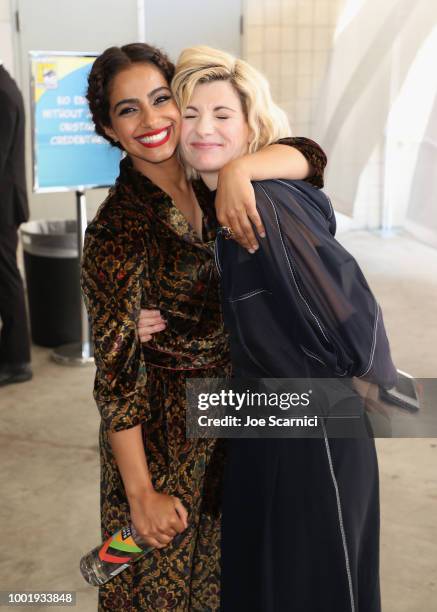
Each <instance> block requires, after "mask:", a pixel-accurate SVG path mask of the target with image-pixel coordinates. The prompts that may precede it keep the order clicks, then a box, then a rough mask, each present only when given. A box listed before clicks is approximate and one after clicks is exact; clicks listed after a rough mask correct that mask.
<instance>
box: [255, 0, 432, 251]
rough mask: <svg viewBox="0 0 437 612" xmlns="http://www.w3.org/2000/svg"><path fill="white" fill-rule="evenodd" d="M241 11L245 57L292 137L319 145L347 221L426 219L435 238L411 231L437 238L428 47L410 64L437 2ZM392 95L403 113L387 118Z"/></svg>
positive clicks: (314, 0)
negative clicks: (267, 84) (268, 89)
mask: <svg viewBox="0 0 437 612" xmlns="http://www.w3.org/2000/svg"><path fill="white" fill-rule="evenodd" d="M244 15H245V35H244V43H243V54H244V57H245V58H247V59H248V60H249V61H250V62H251V63H253V64H254V65H256V66H257V67H258V68H259V69H260V70H262V71H263V72H264V73H265V74H266V76H267V77H268V79H269V80H270V83H271V86H272V92H273V94H274V97H275V99H276V101H278V102H279V104H280V105H281V106H282V107H283V108H284V109H285V110H286V112H287V113H288V115H289V117H290V120H291V125H292V128H293V129H294V132H295V134H297V135H302V136H310V137H313V138H314V139H315V140H317V141H318V142H319V143H320V144H321V145H322V146H323V147H324V148H325V150H326V152H327V154H328V158H329V164H328V169H327V173H326V189H327V190H328V191H329V193H330V195H331V197H332V200H333V203H334V206H335V207H336V209H337V211H341V212H343V213H345V214H347V215H349V216H350V217H351V220H350V221H349V224H348V227H351V228H379V227H387V226H394V227H399V226H403V227H405V226H407V225H408V228H409V229H410V230H411V229H413V228H414V227H415V224H416V225H417V224H418V223H421V224H422V226H423V227H424V226H425V224H428V225H429V224H430V221H431V217H432V215H434V216H433V217H432V219H433V221H432V225H433V226H434V227H435V240H430V239H429V235H428V238H426V236H425V232H424V231H423V232H421V236H420V237H421V239H423V240H425V239H426V240H427V241H428V242H431V243H433V244H437V215H435V212H434V208H435V206H434V202H435V200H436V199H437V193H436V190H437V184H435V183H434V179H433V177H434V176H435V175H436V172H435V171H434V172H432V170H431V169H432V168H433V166H434V165H435V164H436V163H437V143H436V132H435V127H433V126H434V125H435V124H434V123H433V121H432V119H431V114H432V108H433V103H434V98H435V91H436V83H435V79H434V78H433V76H432V75H433V73H435V67H434V69H433V68H432V65H434V66H435V57H436V53H437V43H436V44H430V45H428V49H427V54H426V57H425V58H422V60H421V61H422V64H421V65H420V66H418V64H419V56H420V55H421V53H422V55H423V52H424V49H423V47H424V45H425V43H426V41H427V40H428V38H429V37H430V36H431V31H432V29H433V28H435V26H436V24H437V2H435V1H433V2H430V1H429V0H414V1H411V0H245V10H244ZM435 35H436V37H437V32H436V34H435ZM412 71H415V74H416V78H415V79H412V78H410V77H411V72H412ZM419 77H420V79H421V81H420V79H419ZM419 81H420V88H418V82H419ZM400 97H401V98H403V108H404V112H403V114H400V113H395V114H393V113H394V109H396V106H399V98H400ZM407 108H408V109H409V112H408V111H407ZM434 112H435V113H437V110H435V107H434ZM416 114H417V115H418V116H421V117H422V125H421V126H420V127H419V126H418V123H417V121H412V118H413V116H414V115H416ZM434 116H435V115H434ZM406 126H407V128H406ZM425 128H426V129H425ZM419 160H421V161H420V162H419ZM419 163H420V167H419V166H418V164H419ZM425 165H426V170H425V171H423V170H421V169H423V168H424V167H425ZM416 166H417V168H416ZM425 177H426V180H424V178H425ZM424 185H426V186H427V187H426V188H425V187H424ZM414 186H415V187H414ZM424 200H426V201H427V205H426V206H425V205H423V202H424ZM419 206H420V210H419ZM433 231H434V230H433ZM416 235H419V234H418V233H417V232H416Z"/></svg>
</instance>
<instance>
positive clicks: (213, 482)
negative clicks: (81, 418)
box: [98, 367, 226, 612]
mask: <svg viewBox="0 0 437 612" xmlns="http://www.w3.org/2000/svg"><path fill="white" fill-rule="evenodd" d="M223 376H226V370H225V368H224V367H220V368H219V367H216V368H213V369H212V368H211V369H204V370H191V371H175V370H169V369H164V368H159V367H150V370H149V375H148V381H147V385H146V387H145V389H144V393H145V398H147V399H146V404H147V403H148V404H149V406H150V412H151V416H150V418H149V419H148V420H147V421H146V422H145V423H144V425H143V433H144V445H145V450H146V456H147V462H148V466H149V470H150V473H151V475H152V480H153V483H154V486H155V489H156V490H158V491H160V492H164V493H168V494H170V495H175V496H176V497H178V498H179V499H180V500H181V501H182V503H183V504H184V506H185V508H186V509H187V511H188V515H189V518H188V522H189V527H188V529H187V530H186V531H185V532H184V536H183V537H182V539H180V540H179V541H178V543H177V544H173V543H170V544H169V545H168V546H166V547H165V548H162V549H160V550H158V549H156V550H154V551H153V552H151V553H148V554H146V555H145V556H144V557H143V558H142V559H140V560H139V561H137V562H136V563H134V564H133V565H132V566H131V567H129V568H128V569H126V570H125V571H124V572H122V573H121V574H119V575H118V576H115V577H114V578H113V579H112V580H111V581H110V582H108V583H107V584H105V585H104V586H102V587H100V590H99V608H98V609H99V610H100V611H107V610H112V611H119V612H122V611H123V612H133V611H137V610H141V611H142V612H156V611H157V610H175V611H176V612H212V611H215V610H219V608H220V597H219V595H220V592H219V585H220V512H219V508H220V494H221V487H222V485H221V478H222V472H223V463H224V451H223V445H222V444H221V443H220V442H215V441H214V440H196V439H195V440H187V439H186V436H185V411H186V408H185V392H186V391H185V382H186V379H187V377H194V378H203V377H223ZM100 453H101V457H100V458H101V521H102V536H103V539H106V538H108V537H109V536H110V535H111V534H112V533H114V532H115V531H116V530H118V529H120V528H121V527H122V526H124V525H126V524H128V523H129V522H130V516H129V504H128V501H127V498H126V494H125V491H124V487H123V482H122V480H121V477H120V474H119V471H118V469H117V465H116V463H115V459H114V456H113V454H112V451H111V446H110V443H109V439H108V435H107V431H106V430H105V429H104V428H103V427H101V429H100Z"/></svg>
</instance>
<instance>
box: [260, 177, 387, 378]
mask: <svg viewBox="0 0 437 612" xmlns="http://www.w3.org/2000/svg"><path fill="white" fill-rule="evenodd" d="M294 183H295V185H299V183H300V184H302V182H299V181H296V182H294ZM311 191H313V192H316V194H317V198H318V199H319V203H317V202H316V201H315V200H314V199H312V197H311ZM255 193H256V195H257V206H258V210H259V213H260V216H261V218H262V221H263V224H264V226H265V228H266V234H267V236H266V238H265V239H263V240H261V241H260V249H259V251H258V252H257V254H256V257H257V258H258V261H259V265H260V266H261V267H262V269H263V276H264V278H266V279H269V283H270V290H271V292H272V294H273V295H274V296H275V298H277V299H275V304H278V306H277V308H279V309H282V315H283V316H285V317H289V320H290V321H291V320H293V322H294V323H293V329H294V330H296V329H298V330H299V332H298V334H299V338H298V340H299V341H298V343H299V345H300V348H301V350H302V353H303V354H305V355H306V357H307V358H311V357H312V358H314V359H315V360H316V361H317V362H318V364H321V363H323V364H324V366H325V367H326V368H327V370H326V371H327V373H329V372H330V373H331V374H330V375H332V376H349V377H353V376H356V377H363V378H364V379H365V380H368V381H370V382H375V383H377V384H380V385H382V386H384V387H391V386H392V385H393V384H394V383H395V382H396V379H397V374H396V369H395V367H394V365H393V362H392V359H391V354H390V347H389V342H388V339H387V335H386V332H385V328H384V322H383V318H382V312H381V308H380V307H379V305H378V303H377V301H376V299H375V297H374V296H373V294H372V292H371V290H370V288H369V285H368V283H367V281H366V279H365V277H364V275H363V273H362V271H361V269H360V267H359V266H358V264H357V262H356V261H355V259H354V258H353V257H352V255H351V254H350V253H348V252H347V251H346V250H345V249H344V248H343V247H342V246H341V245H340V244H339V243H338V242H337V241H336V239H335V237H334V236H333V234H332V233H331V231H330V228H331V230H332V226H333V223H332V217H333V211H332V208H330V206H326V207H325V208H324V207H323V205H322V204H323V202H322V199H324V198H326V196H324V194H323V193H322V192H319V191H318V190H314V189H313V188H312V187H307V188H305V189H304V190H303V192H302V190H301V189H300V188H297V189H296V188H295V187H294V186H293V181H289V182H286V181H284V182H280V183H277V182H275V181H266V182H261V183H256V184H255ZM326 200H327V198H326ZM324 210H325V213H324V212H323V211H324ZM328 210H329V211H330V212H329V213H328V214H326V211H328ZM296 321H297V322H298V324H297V325H296ZM294 341H296V338H294Z"/></svg>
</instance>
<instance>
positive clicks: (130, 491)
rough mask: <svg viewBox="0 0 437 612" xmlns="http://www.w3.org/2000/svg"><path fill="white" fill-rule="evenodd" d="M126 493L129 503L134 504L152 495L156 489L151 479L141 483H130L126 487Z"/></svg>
mask: <svg viewBox="0 0 437 612" xmlns="http://www.w3.org/2000/svg"><path fill="white" fill-rule="evenodd" d="M125 491H126V497H127V498H128V501H129V502H133V501H136V500H138V499H140V498H144V496H147V495H151V494H152V493H154V492H155V489H154V488H153V484H152V481H151V480H150V479H149V480H145V481H143V482H139V483H130V484H129V485H127V486H125Z"/></svg>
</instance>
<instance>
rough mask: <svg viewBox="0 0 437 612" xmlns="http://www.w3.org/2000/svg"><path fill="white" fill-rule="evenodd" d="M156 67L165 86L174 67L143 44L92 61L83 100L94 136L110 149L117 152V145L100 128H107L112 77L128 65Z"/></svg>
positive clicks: (117, 49) (110, 51)
mask: <svg viewBox="0 0 437 612" xmlns="http://www.w3.org/2000/svg"><path fill="white" fill-rule="evenodd" d="M141 63H142V64H152V65H153V66H156V68H158V70H159V71H160V72H161V74H162V75H163V76H164V78H165V79H166V80H167V82H168V84H169V86H170V83H171V80H172V78H173V75H174V70H175V67H174V64H172V62H171V61H170V60H169V58H168V57H167V55H166V54H165V53H163V52H162V51H161V50H160V49H158V48H156V47H152V46H151V45H148V44H146V43H131V44H130V45H124V46H123V47H109V49H106V51H104V52H103V53H102V54H101V55H99V57H98V58H97V59H96V60H95V62H94V64H93V66H92V68H91V72H90V74H89V76H88V89H87V93H86V97H87V100H88V104H89V107H90V111H91V115H92V118H93V121H94V124H95V127H96V132H97V134H99V135H100V136H103V138H105V139H106V140H108V141H109V142H110V143H111V144H112V145H114V146H116V147H118V148H120V149H121V146H120V145H119V143H117V142H115V141H114V140H112V138H110V137H109V136H108V135H107V134H106V133H105V131H104V129H103V128H104V127H110V126H111V120H110V118H109V90H110V86H111V83H112V81H113V80H114V78H115V77H116V75H117V74H118V73H119V72H121V71H122V70H125V69H126V68H128V67H129V66H131V65H132V64H141Z"/></svg>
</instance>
